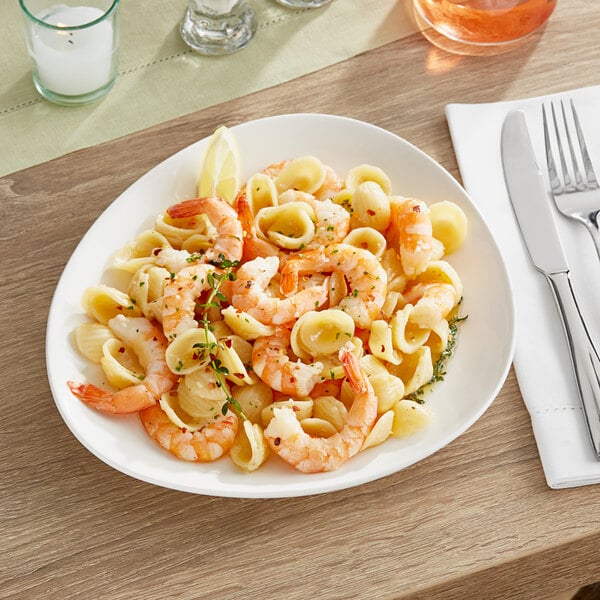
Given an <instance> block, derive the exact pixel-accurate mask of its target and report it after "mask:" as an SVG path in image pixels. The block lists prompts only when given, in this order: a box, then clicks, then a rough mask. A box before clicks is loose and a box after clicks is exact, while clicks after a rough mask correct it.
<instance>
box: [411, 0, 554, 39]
mask: <svg viewBox="0 0 600 600" xmlns="http://www.w3.org/2000/svg"><path fill="white" fill-rule="evenodd" d="M556 1H557V0H413V2H414V6H415V10H416V11H417V13H418V14H419V15H420V17H421V18H422V19H423V20H424V21H425V22H426V23H427V24H429V25H431V27H433V29H434V30H435V31H437V32H438V33H440V34H442V35H443V36H445V37H447V38H449V39H451V40H454V41H457V42H462V43H466V44H475V45H481V46H494V45H500V44H509V43H511V42H516V41H518V40H521V39H523V38H525V37H527V36H528V35H530V34H532V33H533V32H534V31H536V30H537V29H539V28H540V27H541V26H542V25H543V24H544V23H545V22H546V21H547V20H548V18H549V17H550V15H551V14H552V11H553V10H554V8H555V6H556Z"/></svg>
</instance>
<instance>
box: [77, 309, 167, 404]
mask: <svg viewBox="0 0 600 600" xmlns="http://www.w3.org/2000/svg"><path fill="white" fill-rule="evenodd" d="M108 325H109V327H110V328H111V329H112V330H113V331H114V333H115V334H116V335H117V337H118V338H119V339H120V340H121V341H122V342H123V343H125V344H128V345H130V346H131V347H132V349H133V350H134V351H135V353H136V354H137V356H138V359H139V361H140V363H141V365H142V366H143V367H144V369H145V376H144V379H143V380H142V381H141V383H139V384H137V385H132V386H129V387H126V388H124V389H122V390H119V391H118V392H110V391H108V390H103V389H101V388H99V387H96V386H95V385H92V384H89V383H88V384H78V383H75V382H73V381H67V385H68V386H69V388H70V390H71V392H73V394H75V396H77V397H78V398H79V399H80V400H83V401H84V402H85V403H86V404H89V405H90V406H92V407H93V408H96V409H98V410H101V411H103V412H108V413H118V414H121V413H133V412H138V411H140V410H142V409H145V408H148V407H150V406H153V405H154V404H156V403H157V402H158V400H159V398H160V397H161V396H162V394H165V393H166V392H168V391H170V390H171V389H172V388H173V386H174V385H175V382H176V381H177V376H176V375H174V374H173V373H171V371H170V370H169V368H168V367H167V363H166V361H165V350H166V349H167V340H166V338H165V336H164V335H163V334H162V331H161V330H160V327H158V326H157V325H156V324H154V323H152V322H150V321H148V319H145V318H144V317H126V316H124V315H117V316H116V317H114V318H112V319H111V320H110V321H109V322H108Z"/></svg>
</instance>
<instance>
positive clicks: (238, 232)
mask: <svg viewBox="0 0 600 600" xmlns="http://www.w3.org/2000/svg"><path fill="white" fill-rule="evenodd" d="M167 214H168V215H169V216H170V217H171V218H173V219H182V218H188V217H194V216H196V215H200V214H205V215H206V216H207V217H208V219H209V221H210V222H211V223H212V225H213V227H214V228H215V229H216V230H217V237H216V239H215V243H214V246H213V247H212V248H209V249H208V250H207V251H206V252H205V253H204V255H203V258H202V260H203V262H211V263H214V264H217V265H219V264H220V263H221V262H222V256H224V257H225V258H226V259H227V260H230V261H238V260H241V258H242V250H243V244H244V242H243V239H242V237H243V231H242V224H241V223H240V221H239V219H238V216H237V213H236V212H235V210H234V209H233V207H232V206H231V205H230V204H229V203H228V202H227V201H225V200H223V199H222V198H219V197H215V198H192V199H191V200H184V201H183V202H179V203H178V204H174V205H173V206H170V207H169V208H168V209H167Z"/></svg>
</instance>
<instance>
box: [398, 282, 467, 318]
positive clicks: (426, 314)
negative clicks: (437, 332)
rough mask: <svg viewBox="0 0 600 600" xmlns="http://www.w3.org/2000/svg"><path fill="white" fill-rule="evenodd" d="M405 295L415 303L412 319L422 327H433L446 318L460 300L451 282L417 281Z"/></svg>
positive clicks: (407, 300)
mask: <svg viewBox="0 0 600 600" xmlns="http://www.w3.org/2000/svg"><path fill="white" fill-rule="evenodd" d="M403 297H404V299H405V300H406V302H407V303H409V304H413V305H414V309H413V311H412V313H411V320H412V321H413V322H414V323H416V324H417V325H420V326H421V327H431V326H432V325H433V324H435V323H437V322H438V321H439V320H440V319H444V318H445V317H446V316H447V315H448V313H449V312H450V311H451V310H452V309H453V308H454V307H455V306H456V303H457V302H458V300H459V298H458V297H457V291H456V288H455V287H454V286H453V285H452V284H451V283H417V284H415V285H413V286H412V287H411V288H409V289H408V290H406V292H404V294H403Z"/></svg>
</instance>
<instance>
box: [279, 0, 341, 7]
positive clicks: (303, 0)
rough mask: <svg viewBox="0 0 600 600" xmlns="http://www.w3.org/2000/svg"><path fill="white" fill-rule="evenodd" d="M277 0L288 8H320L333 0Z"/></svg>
mask: <svg viewBox="0 0 600 600" xmlns="http://www.w3.org/2000/svg"><path fill="white" fill-rule="evenodd" d="M277 2H279V4H281V5H282V6H287V7H288V8H319V6H325V5H326V4H329V3H330V2H331V0H277Z"/></svg>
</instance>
